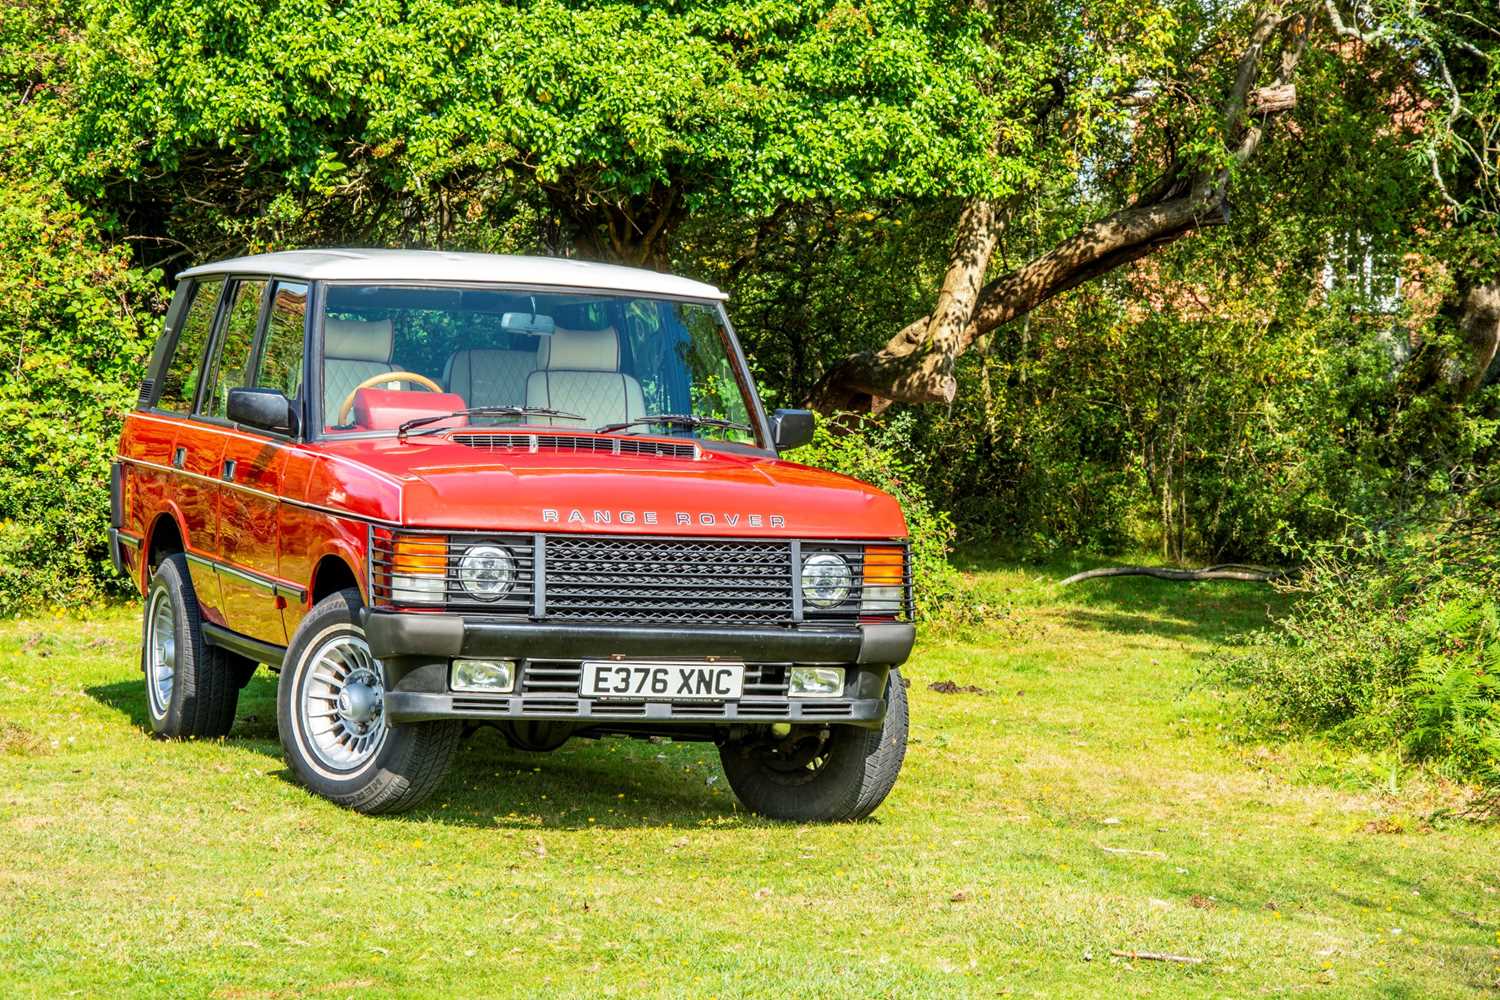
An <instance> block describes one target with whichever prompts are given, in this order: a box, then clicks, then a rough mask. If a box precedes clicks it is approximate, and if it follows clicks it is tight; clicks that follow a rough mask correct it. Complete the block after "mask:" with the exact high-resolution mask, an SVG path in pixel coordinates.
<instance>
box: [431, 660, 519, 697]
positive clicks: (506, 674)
mask: <svg viewBox="0 0 1500 1000" xmlns="http://www.w3.org/2000/svg"><path fill="white" fill-rule="evenodd" d="M448 686H449V687H450V688H452V689H453V690H455V691H488V692H490V693H491V694H504V693H505V692H507V691H509V690H511V689H512V688H514V687H515V686H516V661H515V660H454V661H453V666H452V668H451V669H450V670H449V674H448Z"/></svg>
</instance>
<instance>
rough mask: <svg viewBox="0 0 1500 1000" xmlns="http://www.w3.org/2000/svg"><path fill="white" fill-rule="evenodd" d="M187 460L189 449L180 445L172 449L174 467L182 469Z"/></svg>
mask: <svg viewBox="0 0 1500 1000" xmlns="http://www.w3.org/2000/svg"><path fill="white" fill-rule="evenodd" d="M186 462H187V449H186V448H184V447H182V446H181V445H178V446H177V447H176V448H173V449H172V468H174V469H180V468H182V466H183V465H184V464H185V463H186Z"/></svg>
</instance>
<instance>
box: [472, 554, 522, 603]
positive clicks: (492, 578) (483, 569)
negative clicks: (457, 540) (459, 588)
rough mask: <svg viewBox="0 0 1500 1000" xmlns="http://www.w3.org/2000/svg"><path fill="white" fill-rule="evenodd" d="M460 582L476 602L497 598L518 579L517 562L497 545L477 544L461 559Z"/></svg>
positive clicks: (495, 599) (506, 592)
mask: <svg viewBox="0 0 1500 1000" xmlns="http://www.w3.org/2000/svg"><path fill="white" fill-rule="evenodd" d="M458 581H459V583H461V584H463V588H464V590H466V591H468V592H469V596H470V597H472V598H474V599H475V600H477V601H498V600H500V598H502V597H504V596H505V595H506V594H508V593H509V592H510V588H511V586H512V585H513V584H514V583H515V582H516V561H515V560H514V559H512V558H511V556H510V553H509V552H507V551H506V550H505V549H503V548H501V547H500V546H498V545H475V546H472V547H471V548H470V549H469V550H468V551H467V552H465V553H464V555H463V558H462V559H460V560H459V561H458Z"/></svg>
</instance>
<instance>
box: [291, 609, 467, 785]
mask: <svg viewBox="0 0 1500 1000" xmlns="http://www.w3.org/2000/svg"><path fill="white" fill-rule="evenodd" d="M359 609H360V597H359V591H358V590H355V589H353V588H351V589H349V590H344V591H340V592H339V593H337V594H332V595H330V596H328V597H325V598H324V599H323V600H321V601H319V602H318V604H317V606H316V607H314V608H313V609H312V611H311V612H310V613H309V614H308V615H307V617H306V618H304V619H302V624H301V625H299V626H298V627H297V632H296V634H295V635H293V636H292V642H291V645H290V646H288V647H287V654H286V661H285V663H284V665H283V666H282V668H281V677H280V680H279V681H278V683H277V690H276V726H277V729H278V730H279V732H280V734H281V746H282V749H283V750H284V751H285V752H286V760H287V763H288V764H289V765H290V766H291V768H292V771H293V773H295V774H296V775H297V778H298V780H300V781H301V782H302V783H303V784H304V785H306V786H307V787H308V788H309V789H311V790H312V791H314V792H316V793H317V794H319V795H321V796H323V797H324V798H325V799H328V800H329V801H330V802H333V803H335V804H337V805H341V806H344V807H345V808H347V809H353V810H354V811H356V812H362V813H371V814H373V813H393V812H403V811H405V810H407V809H411V808H413V807H414V806H416V805H418V804H419V803H421V802H422V801H423V800H425V799H426V798H427V797H428V796H429V795H431V794H432V793H433V791H435V790H436V789H437V786H438V784H439V783H440V782H441V781H442V780H443V775H444V774H445V773H447V770H448V763H449V761H450V760H452V758H453V753H454V751H455V750H456V749H457V748H458V742H459V739H460V738H461V737H462V735H463V724H462V723H461V722H456V721H444V722H418V723H413V724H411V725H404V726H392V725H389V724H388V723H387V722H386V721H385V714H384V696H385V678H384V673H383V671H382V669H381V666H380V661H378V660H376V659H375V658H374V657H373V656H372V655H370V647H369V646H368V645H367V644H366V643H365V632H364V629H363V628H361V627H360V624H359Z"/></svg>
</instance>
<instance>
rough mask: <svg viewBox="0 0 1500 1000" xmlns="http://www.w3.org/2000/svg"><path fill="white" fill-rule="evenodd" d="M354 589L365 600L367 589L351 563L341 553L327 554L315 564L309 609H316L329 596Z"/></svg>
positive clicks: (308, 598)
mask: <svg viewBox="0 0 1500 1000" xmlns="http://www.w3.org/2000/svg"><path fill="white" fill-rule="evenodd" d="M350 587H353V588H355V589H356V590H358V591H359V594H360V599H361V600H364V598H365V596H366V595H365V588H364V585H363V582H362V581H361V580H360V578H359V574H358V573H356V572H355V570H354V567H353V565H352V564H351V563H350V561H349V560H348V559H347V558H346V557H345V556H344V555H343V554H342V553H339V552H328V553H325V554H324V555H323V556H322V557H321V558H319V559H318V561H317V562H316V563H314V564H313V573H312V580H311V581H309V586H308V588H307V604H308V607H309V608H311V607H314V606H316V605H317V603H318V602H319V601H321V600H322V599H323V598H325V597H327V596H328V595H329V594H336V593H338V592H339V591H341V590H347V589H348V588H350Z"/></svg>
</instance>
